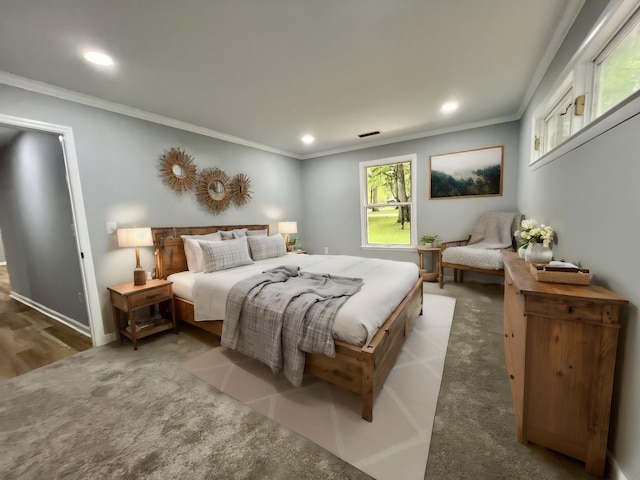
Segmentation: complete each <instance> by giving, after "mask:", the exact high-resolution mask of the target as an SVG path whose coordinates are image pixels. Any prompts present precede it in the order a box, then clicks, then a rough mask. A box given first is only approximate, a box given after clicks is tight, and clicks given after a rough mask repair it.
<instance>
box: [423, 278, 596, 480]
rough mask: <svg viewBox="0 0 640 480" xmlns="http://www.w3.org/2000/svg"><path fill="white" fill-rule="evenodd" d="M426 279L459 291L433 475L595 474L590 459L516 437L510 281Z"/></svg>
mask: <svg viewBox="0 0 640 480" xmlns="http://www.w3.org/2000/svg"><path fill="white" fill-rule="evenodd" d="M424 285H425V293H435V294H438V293H439V294H441V295H446V296H449V297H455V298H456V310H455V313H454V316H453V323H452V326H451V334H450V336H449V348H448V350H447V357H446V360H445V367H444V373H443V377H442V384H441V386H440V395H439V397H438V407H437V409H436V417H435V421H434V428H433V433H432V436H431V447H430V450H429V457H428V460H427V470H426V474H425V479H429V480H432V479H433V480H453V479H470V478H473V479H495V480H498V479H505V480H506V479H509V480H516V479H522V480H525V479H526V480H529V479H536V480H546V479H557V480H560V479H572V478H577V479H592V480H593V479H595V478H596V477H593V476H592V475H589V474H587V473H586V472H585V471H584V463H582V462H579V461H577V460H574V459H571V458H568V457H566V456H564V455H561V454H559V453H555V452H552V451H550V450H547V449H545V448H541V447H538V446H536V445H533V444H529V445H527V446H524V445H521V444H519V443H518V442H517V441H516V427H515V417H514V413H513V404H512V403H511V392H510V389H509V382H508V380H507V373H506V370H505V366H504V349H503V318H504V316H503V288H502V285H498V284H480V283H475V282H465V283H464V284H455V283H446V284H445V288H444V289H443V290H440V289H439V288H438V287H437V285H435V284H430V283H425V284H424Z"/></svg>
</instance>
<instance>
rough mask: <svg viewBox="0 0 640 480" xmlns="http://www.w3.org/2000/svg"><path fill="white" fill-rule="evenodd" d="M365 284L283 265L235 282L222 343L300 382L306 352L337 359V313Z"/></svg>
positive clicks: (228, 300) (293, 380) (289, 378)
mask: <svg viewBox="0 0 640 480" xmlns="http://www.w3.org/2000/svg"><path fill="white" fill-rule="evenodd" d="M361 286H362V279H360V278H346V277H337V276H331V275H320V274H313V273H307V272H299V267H291V266H282V267H278V268H274V269H272V270H267V271H266V272H263V273H261V274H259V275H254V276H252V277H249V278H247V279H245V280H242V281H240V282H238V283H237V284H235V285H234V286H233V288H232V289H231V291H230V292H229V296H228V297H227V310H226V316H225V319H224V323H223V324H222V339H221V341H220V344H221V345H223V346H225V347H228V348H231V349H233V350H236V351H238V352H241V353H243V354H245V355H249V356H250V357H253V358H255V359H257V360H260V361H261V362H263V363H265V364H267V365H268V366H269V367H271V370H272V371H273V373H274V374H275V373H280V372H281V371H284V375H285V377H286V378H287V380H289V381H290V382H291V383H292V384H293V385H294V386H296V387H298V386H300V384H301V383H302V375H303V372H304V352H308V353H323V354H325V355H327V356H329V357H334V356H335V347H334V344H333V337H332V334H331V332H332V329H333V321H334V319H335V315H336V313H337V312H338V309H339V308H340V307H341V306H342V305H343V304H344V302H346V301H347V299H348V298H349V296H351V295H353V294H355V293H356V292H358V290H360V287H361Z"/></svg>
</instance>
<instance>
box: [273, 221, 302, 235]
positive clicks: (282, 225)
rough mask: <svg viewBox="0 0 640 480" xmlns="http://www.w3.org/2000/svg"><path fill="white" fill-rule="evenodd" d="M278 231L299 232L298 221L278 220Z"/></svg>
mask: <svg viewBox="0 0 640 480" xmlns="http://www.w3.org/2000/svg"><path fill="white" fill-rule="evenodd" d="M278 232H280V233H298V222H278Z"/></svg>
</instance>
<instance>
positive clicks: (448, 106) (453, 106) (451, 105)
mask: <svg viewBox="0 0 640 480" xmlns="http://www.w3.org/2000/svg"><path fill="white" fill-rule="evenodd" d="M457 109H458V102H447V103H445V104H444V105H442V107H440V110H442V111H443V112H453V111H454V110H457Z"/></svg>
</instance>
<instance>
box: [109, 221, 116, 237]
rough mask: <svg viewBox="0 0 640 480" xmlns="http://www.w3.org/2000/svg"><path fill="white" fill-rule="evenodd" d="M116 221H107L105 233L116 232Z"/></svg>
mask: <svg viewBox="0 0 640 480" xmlns="http://www.w3.org/2000/svg"><path fill="white" fill-rule="evenodd" d="M116 229H117V226H116V222H107V235H113V234H114V233H115V232H116Z"/></svg>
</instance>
